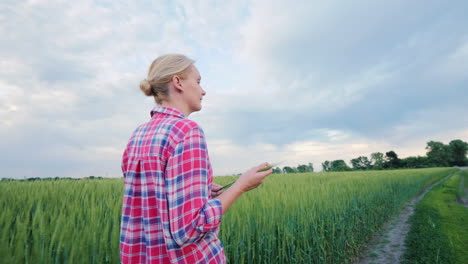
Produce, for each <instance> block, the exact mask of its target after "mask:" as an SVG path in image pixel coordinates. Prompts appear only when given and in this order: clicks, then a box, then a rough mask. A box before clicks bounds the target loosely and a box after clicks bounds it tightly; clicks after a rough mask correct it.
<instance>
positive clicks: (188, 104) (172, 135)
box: [120, 54, 272, 264]
mask: <svg viewBox="0 0 468 264" xmlns="http://www.w3.org/2000/svg"><path fill="white" fill-rule="evenodd" d="M193 63H194V61H193V60H191V59H189V58H187V57H186V56H184V55H180V54H168V55H164V56H161V57H159V58H157V59H156V60H154V61H153V63H152V64H151V66H150V68H149V71H148V77H147V79H145V80H143V81H142V82H141V84H140V88H141V90H142V91H143V93H144V94H145V95H147V96H154V99H155V101H156V104H157V106H156V107H155V108H154V109H153V110H152V111H151V120H150V121H148V122H147V123H144V124H142V125H140V126H139V127H138V128H137V129H136V130H135V132H134V133H133V135H132V136H131V138H130V140H129V143H128V145H127V148H126V149H125V151H124V154H123V160H122V171H123V174H124V179H125V194H124V198H123V207H122V223H121V233H120V256H121V261H122V263H190V264H193V263H225V262H226V257H225V255H224V250H223V247H222V245H221V242H220V240H219V238H218V231H219V225H220V223H221V218H222V215H223V214H224V213H225V212H226V211H227V210H228V209H229V207H230V206H231V205H232V203H233V202H234V201H235V200H236V199H237V198H239V197H240V196H241V195H242V194H243V193H244V192H246V191H249V190H251V189H253V188H255V187H257V186H258V185H260V184H261V183H262V182H263V180H264V178H265V177H266V176H268V175H269V174H271V173H272V170H271V169H270V170H267V171H263V172H258V171H259V170H260V169H261V168H263V167H265V166H267V165H268V164H267V163H264V164H261V165H259V166H256V167H254V168H252V169H250V170H248V171H247V172H245V173H244V174H242V175H241V176H240V177H239V179H238V180H237V181H236V183H235V184H233V185H232V186H231V187H230V188H229V189H227V190H225V191H222V189H221V186H219V185H217V184H213V173H212V168H211V164H210V159H209V157H208V150H207V145H206V142H205V137H204V134H203V130H202V129H201V127H200V126H199V125H198V124H197V123H195V122H194V121H191V120H189V119H187V117H188V116H189V115H190V114H191V113H193V112H196V111H200V110H201V102H202V99H203V96H205V94H206V92H205V91H204V90H203V89H202V88H201V86H200V80H201V77H200V73H199V72H198V70H197V68H196V67H195V66H194V65H193Z"/></svg>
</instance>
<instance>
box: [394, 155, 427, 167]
mask: <svg viewBox="0 0 468 264" xmlns="http://www.w3.org/2000/svg"><path fill="white" fill-rule="evenodd" d="M400 164H401V168H428V167H431V166H430V164H429V161H428V159H427V157H421V156H417V157H407V158H404V159H401V160H400Z"/></svg>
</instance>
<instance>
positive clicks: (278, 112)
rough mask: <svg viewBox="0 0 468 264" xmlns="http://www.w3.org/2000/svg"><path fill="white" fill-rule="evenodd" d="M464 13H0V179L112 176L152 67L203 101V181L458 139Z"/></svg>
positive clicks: (299, 7)
mask: <svg viewBox="0 0 468 264" xmlns="http://www.w3.org/2000/svg"><path fill="white" fill-rule="evenodd" d="M467 11H468V3H467V2H466V1H457V0H454V1H449V2H447V1H430V0H429V1H400V0H393V1H373V0H372V1H371V0H369V1H333V0H332V1H310V0H306V1H294V2H291V1H271V0H268V1H267V0H259V1H249V0H236V1H210V0H207V1H87V0H84V1H47V0H42V1H38V0H31V1H9V0H5V1H1V3H0V36H1V41H0V138H1V139H2V140H1V141H0V166H1V170H2V173H1V175H0V177H4V178H30V177H87V176H91V175H93V176H104V177H122V172H121V169H120V163H121V157H122V153H123V150H124V148H125V146H126V144H127V142H128V139H129V137H130V135H131V133H132V132H133V131H134V129H135V128H136V127H137V126H138V125H139V124H141V123H144V122H147V121H148V120H149V118H150V115H149V112H150V110H151V109H152V108H153V107H154V106H155V103H154V100H153V98H151V97H146V96H144V94H143V93H142V92H141V91H140V89H139V83H140V81H141V80H143V79H144V78H146V74H147V71H148V68H149V65H150V64H151V62H152V61H153V60H154V59H156V58H157V57H158V56H160V55H162V54H166V53H182V54H186V55H187V56H188V57H190V58H192V59H194V60H195V61H196V62H195V66H196V67H197V68H198V69H199V71H200V73H201V76H202V82H201V84H202V87H203V88H204V90H205V91H206V92H207V94H206V96H205V98H204V100H203V109H202V110H201V111H200V112H197V113H193V114H192V115H190V116H189V118H190V119H192V120H195V121H196V122H197V123H199V124H200V125H201V127H202V128H203V130H204V132H205V135H206V140H207V143H208V149H209V154H210V159H211V163H212V166H213V169H214V175H216V176H221V175H229V174H234V173H241V172H244V171H246V170H247V169H249V168H251V167H253V166H256V165H258V164H260V163H261V162H265V161H267V162H271V163H274V162H278V161H283V163H282V166H286V165H289V166H297V165H298V164H308V163H309V162H311V163H313V165H314V169H315V170H316V171H319V170H321V163H322V162H324V161H325V160H330V161H331V160H336V159H343V160H345V161H346V162H347V163H348V164H349V165H350V162H349V160H350V159H352V158H356V157H358V156H367V157H369V156H370V154H371V153H373V152H383V153H385V152H387V151H390V150H393V151H395V152H396V153H397V154H398V156H399V157H400V158H404V157H408V156H417V155H425V154H426V150H425V147H426V143H427V142H428V141H430V140H434V141H442V142H443V143H445V144H447V143H449V141H451V140H453V139H462V140H464V141H468V16H467V15H466V13H467Z"/></svg>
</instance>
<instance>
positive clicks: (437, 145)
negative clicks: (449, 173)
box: [426, 141, 451, 167]
mask: <svg viewBox="0 0 468 264" xmlns="http://www.w3.org/2000/svg"><path fill="white" fill-rule="evenodd" d="M426 149H427V158H428V159H429V162H430V163H432V164H433V165H434V166H438V167H447V166H449V161H450V160H451V155H450V154H451V151H450V147H449V146H447V145H444V143H442V142H439V141H429V142H427V146H426Z"/></svg>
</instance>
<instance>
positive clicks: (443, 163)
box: [273, 139, 468, 174]
mask: <svg viewBox="0 0 468 264" xmlns="http://www.w3.org/2000/svg"><path fill="white" fill-rule="evenodd" d="M426 150H427V152H426V156H417V157H413V156H410V157H407V158H403V159H400V158H399V157H398V154H397V153H396V152H395V151H393V150H390V151H388V152H386V153H385V154H384V153H381V152H375V153H372V154H371V155H370V158H368V157H366V156H359V157H357V158H354V159H351V160H350V164H351V166H348V164H346V162H345V161H344V160H342V159H340V160H333V161H328V160H326V161H324V162H323V163H322V168H323V171H353V170H386V169H412V168H432V167H451V166H468V159H467V157H466V154H467V152H468V143H467V142H464V141H462V140H460V139H455V140H452V141H450V143H449V144H447V145H446V144H444V143H442V142H439V141H429V142H427V146H426ZM313 171H314V166H313V164H312V163H309V164H307V165H304V164H300V165H298V166H297V167H293V166H284V167H283V168H279V167H276V168H273V173H276V174H279V173H300V172H313Z"/></svg>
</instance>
